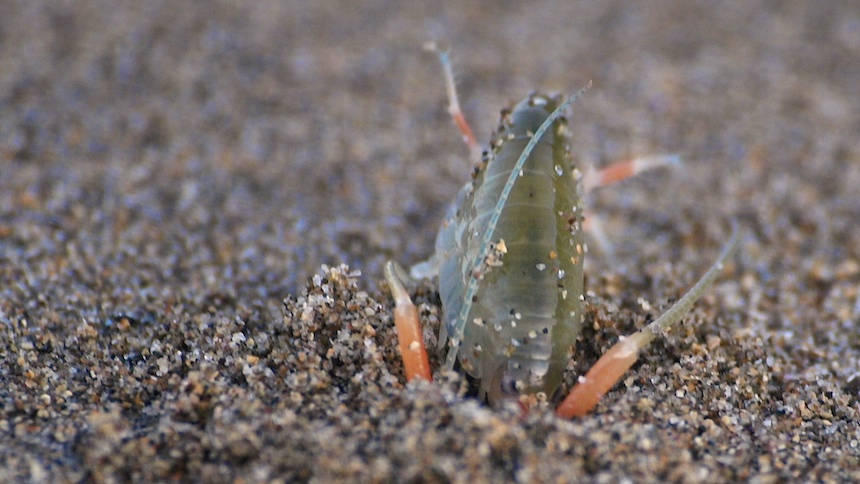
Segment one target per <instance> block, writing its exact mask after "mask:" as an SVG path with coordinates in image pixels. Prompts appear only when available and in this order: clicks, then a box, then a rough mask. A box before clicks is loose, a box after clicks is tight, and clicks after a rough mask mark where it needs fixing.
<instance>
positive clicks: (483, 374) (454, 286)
mask: <svg viewBox="0 0 860 484" xmlns="http://www.w3.org/2000/svg"><path fill="white" fill-rule="evenodd" d="M559 102H560V99H558V98H548V97H546V96H541V95H530V96H529V97H527V98H526V99H524V100H523V101H521V102H520V103H518V104H517V105H516V106H515V107H514V109H513V110H512V111H511V113H510V114H508V115H504V113H503V117H502V122H501V123H500V126H499V129H497V131H496V132H495V134H494V137H493V142H492V143H491V146H490V150H489V155H488V156H487V157H486V158H485V163H486V165H485V166H484V167H483V168H482V169H479V170H478V172H477V174H476V176H475V179H474V181H473V182H472V183H471V184H469V185H467V186H466V187H464V189H463V191H461V193H460V195H459V196H458V198H457V202H456V203H455V205H454V206H453V207H452V209H451V210H450V211H449V214H448V217H447V220H446V222H445V224H443V227H442V229H441V230H440V233H439V236H438V238H437V241H436V250H437V257H438V258H439V259H440V272H439V292H440V294H441V297H442V303H443V307H444V308H445V328H446V331H447V333H450V332H451V330H452V328H453V327H454V325H455V323H456V320H457V317H458V315H459V314H460V312H461V309H462V308H463V304H464V301H463V298H464V295H465V294H464V293H465V286H466V283H467V281H468V278H469V276H470V273H471V272H472V270H473V267H472V261H474V260H475V258H476V257H477V256H478V250H479V244H480V239H481V237H482V236H483V234H484V231H485V229H486V227H487V220H488V218H489V216H490V212H491V211H492V209H493V207H494V206H495V205H496V203H497V201H498V199H499V196H500V194H501V191H502V188H503V186H504V184H505V182H506V181H507V179H508V177H509V175H510V173H511V169H512V168H513V166H514V164H515V163H516V161H517V159H518V158H519V156H520V154H521V153H522V151H523V148H524V147H525V145H526V143H528V141H529V139H530V137H531V135H532V133H534V132H535V131H536V130H537V129H538V127H539V126H540V124H541V123H542V122H543V121H544V120H545V119H546V118H547V116H548V115H549V114H550V113H551V112H552V111H553V110H554V109H555V108H556V106H558V104H559ZM573 170H574V167H573V162H572V160H571V157H570V155H569V148H568V146H567V137H566V128H565V121H564V119H559V120H557V121H555V122H554V123H553V126H552V129H550V130H548V131H547V132H546V133H545V134H544V136H543V137H542V138H541V140H540V142H539V143H538V144H537V146H536V147H535V149H534V151H533V152H532V153H531V155H530V156H529V158H528V159H527V161H526V164H525V165H524V167H523V170H522V175H521V176H520V177H519V178H517V181H516V183H515V185H514V187H513V190H512V191H511V194H510V197H509V198H508V200H507V203H506V205H505V206H504V209H503V210H502V213H501V216H500V218H499V222H498V225H497V227H496V230H495V232H494V234H493V241H494V242H497V243H498V242H499V241H503V242H504V244H503V246H504V248H506V251H504V250H499V251H496V252H497V253H496V255H501V259H500V262H501V265H494V264H493V263H492V262H491V264H490V266H489V267H487V268H486V269H484V270H483V273H482V274H481V276H482V279H481V280H480V283H479V285H478V290H477V293H476V298H474V299H473V301H474V302H473V304H472V307H471V309H470V311H469V314H468V317H467V318H466V323H465V332H464V335H463V341H462V346H461V348H460V352H459V360H460V363H461V365H462V366H463V368H464V369H465V370H466V371H467V372H468V373H469V374H470V375H472V376H473V377H475V378H478V379H480V380H481V390H482V393H483V394H486V395H487V396H488V397H489V399H490V400H491V401H493V400H496V399H497V398H498V397H499V396H500V395H501V394H502V393H510V394H518V393H524V392H525V393H534V392H545V393H546V394H547V395H549V396H551V395H552V394H553V393H554V391H555V390H556V389H557V388H558V386H559V385H560V383H561V378H562V372H563V369H564V366H565V364H566V362H567V359H568V356H569V348H570V347H571V346H572V345H573V344H574V341H575V339H576V335H577V334H578V332H579V329H580V327H581V318H582V304H581V297H582V294H583V276H582V255H583V252H584V245H583V240H582V234H581V230H580V228H581V221H582V207H581V203H580V198H581V197H580V193H579V192H578V190H579V188H578V185H579V184H578V182H577V180H576V177H575V176H574V175H573ZM491 257H492V255H491Z"/></svg>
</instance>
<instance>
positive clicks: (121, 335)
mask: <svg viewBox="0 0 860 484" xmlns="http://www.w3.org/2000/svg"><path fill="white" fill-rule="evenodd" d="M427 40H442V41H444V42H445V44H446V45H448V46H449V47H451V50H452V56H453V59H454V62H455V69H456V72H457V77H458V83H459V87H460V95H461V100H462V102H463V107H464V110H465V113H466V116H467V118H468V119H469V120H470V121H471V122H472V123H473V127H474V128H475V131H476V134H477V135H478V137H479V138H480V139H481V140H482V141H486V139H487V137H488V134H489V132H490V131H491V129H492V128H493V126H494V125H495V122H496V117H497V115H498V111H499V109H500V108H502V107H504V106H505V105H507V104H509V103H510V102H512V101H515V100H517V99H519V98H521V97H522V96H523V95H524V94H525V93H526V92H527V91H528V90H530V89H541V90H545V91H562V92H567V93H570V92H573V91H574V90H576V89H578V88H579V87H581V86H583V85H584V84H586V83H587V82H588V81H589V80H591V81H593V83H594V87H593V88H592V89H591V90H590V91H589V92H588V93H587V94H586V95H585V96H584V97H583V98H582V99H580V100H578V101H577V102H576V104H575V105H574V107H573V111H572V113H573V114H572V117H571V124H570V126H571V130H572V133H573V142H572V144H573V148H574V152H575V156H576V157H577V159H578V160H579V161H581V162H583V163H596V164H597V165H599V166H603V165H605V164H606V163H608V162H610V161H611V160H616V159H623V158H625V157H630V156H634V155H642V154H659V153H678V154H679V155H681V156H682V157H683V159H684V164H683V166H681V167H680V168H677V169H674V170H670V171H657V172H652V173H648V174H646V175H643V176H641V177H639V178H637V179H635V180H629V181H625V182H623V183H621V184H618V185H615V186H612V187H606V188H603V189H601V190H600V191H598V192H597V193H595V194H594V196H592V197H590V199H589V206H590V208H591V209H592V210H593V211H594V213H595V214H597V215H598V216H599V217H600V219H601V221H602V222H603V227H604V230H605V232H606V233H607V235H608V236H609V238H610V239H611V240H612V249H613V251H612V253H611V254H610V253H609V252H608V251H607V250H597V249H594V248H593V250H592V251H591V253H590V254H589V260H588V265H587V267H586V270H587V276H586V277H587V285H588V290H589V292H588V294H587V296H586V300H587V303H588V306H587V307H588V310H587V324H586V328H585V329H584V330H583V332H582V334H581V337H580V339H579V341H578V343H577V351H576V359H575V360H574V361H571V363H570V365H569V367H568V372H567V374H566V380H567V384H566V385H567V386H569V385H570V384H571V383H572V382H573V381H575V379H576V378H577V376H578V375H580V374H582V372H583V371H584V370H585V369H586V368H587V367H588V366H589V365H590V364H591V363H593V362H594V361H595V360H596V359H597V358H598V356H599V355H600V354H601V353H602V352H603V351H605V349H606V348H608V347H609V346H611V345H612V344H613V343H614V342H615V341H617V340H618V337H619V336H621V335H624V334H629V333H631V332H633V331H635V330H636V329H638V328H641V327H642V326H644V325H645V324H647V322H648V321H650V320H652V319H654V318H656V317H657V316H658V315H659V314H660V313H661V312H662V311H663V310H665V309H666V308H667V307H669V306H670V305H671V303H672V302H673V301H674V300H676V299H677V298H678V297H680V295H681V294H683V293H684V291H686V290H687V289H688V288H689V287H690V286H691V285H692V284H693V283H694V282H695V280H696V278H697V277H698V276H699V274H701V273H702V272H703V271H704V270H705V269H706V268H707V267H708V265H709V264H710V261H711V260H713V258H714V257H716V255H717V253H718V251H719V248H720V246H721V245H722V244H723V243H724V242H725V241H726V240H727V239H728V236H729V223H728V221H729V220H731V219H736V220H738V221H739V223H740V224H741V226H742V229H743V236H742V240H741V246H740V250H739V251H738V254H737V255H736V256H735V257H734V258H733V259H732V261H731V263H730V264H728V265H727V267H726V271H725V273H724V274H723V275H722V276H721V277H720V278H719V279H718V281H717V283H716V285H715V286H714V287H713V288H712V289H711V290H710V291H709V292H708V293H707V295H706V296H705V297H704V298H703V299H702V300H701V301H700V302H699V303H698V304H697V305H696V307H695V309H694V310H693V312H692V313H691V314H690V315H689V316H688V317H687V318H685V321H684V323H683V324H682V325H680V326H679V327H677V328H675V329H674V330H673V331H671V332H670V333H669V334H668V335H667V337H666V338H663V339H659V340H658V341H657V342H655V344H653V345H652V347H651V348H650V349H649V350H647V351H646V352H645V354H644V355H643V356H642V358H641V359H640V362H639V363H637V364H636V365H635V366H634V367H633V369H632V370H631V371H630V372H629V373H628V374H627V375H626V376H625V377H624V378H623V379H622V382H621V383H619V384H618V385H616V386H615V387H614V388H613V389H612V390H611V391H610V392H609V393H608V394H607V395H606V396H605V398H604V399H603V400H602V401H601V403H600V404H599V405H598V407H597V408H596V409H595V411H594V413H592V414H591V415H589V416H587V417H584V418H581V419H577V420H573V421H563V420H560V419H558V418H556V417H555V416H554V415H553V413H552V409H551V408H550V407H549V406H547V407H542V408H537V409H535V410H533V411H532V412H530V413H529V414H528V415H525V416H523V415H522V414H521V412H520V410H519V408H518V407H517V406H516V405H515V404H510V405H508V406H505V407H503V408H498V409H491V408H489V407H487V406H485V405H484V404H482V403H481V402H480V401H478V400H477V399H475V398H474V397H472V396H470V394H469V388H468V387H469V385H468V382H467V381H466V380H465V379H464V378H463V377H461V376H456V375H438V377H439V378H438V380H439V381H437V382H435V383H434V384H421V383H418V384H409V385H406V384H405V383H404V379H403V374H402V371H401V368H400V365H399V361H398V356H397V351H396V349H395V348H396V347H395V343H394V341H395V337H394V332H393V328H392V322H391V317H390V312H391V307H392V301H391V299H390V297H389V296H388V294H387V292H385V291H384V289H385V287H384V283H383V279H382V270H381V269H382V264H383V263H384V262H385V261H386V260H388V259H394V260H397V261H400V262H401V263H403V264H405V265H408V264H412V263H416V262H419V261H421V260H423V259H426V258H427V257H429V256H430V255H431V254H432V250H433V242H434V238H435V233H436V230H437V229H438V226H439V223H440V220H441V218H442V215H443V214H444V211H445V209H446V207H447V205H448V204H449V203H450V202H451V201H452V200H453V198H454V196H455V194H456V192H457V190H458V189H459V187H460V186H461V185H462V184H463V183H464V182H465V181H466V180H467V179H468V174H469V171H470V166H469V162H468V161H467V150H466V148H465V147H464V146H463V144H462V142H461V140H460V137H459V135H458V134H457V132H456V129H455V128H454V127H453V126H452V125H451V123H450V121H449V120H448V118H447V113H446V100H445V93H444V85H443V81H442V77H441V72H440V68H439V66H438V63H437V61H436V59H435V58H433V56H432V55H430V54H428V53H426V52H423V51H422V48H421V47H422V44H423V43H424V42H425V41H427ZM0 66H2V68H0V321H2V332H0V335H2V341H0V368H2V371H0V396H2V405H3V406H2V416H0V439H2V442H3V445H2V446H0V481H20V480H31V481H34V482H41V481H54V482H56V481H60V482H62V481H71V482H79V481H99V482H102V481H104V482H112V481H126V480H136V481H163V480H168V479H170V480H173V479H176V480H187V481H213V482H224V481H232V482H248V481H282V482H288V481H317V482H329V481H395V480H396V481H404V480H409V481H434V482H435V481H441V482H447V481H454V482H469V481H471V482H485V481H490V480H493V481H499V480H517V481H526V482H531V481H560V482H565V481H571V480H576V481H604V482H615V481H617V480H619V479H620V478H629V479H632V480H635V481H665V480H670V481H709V482H733V481H738V480H754V481H757V482H771V481H796V480H798V479H803V480H822V481H857V480H860V471H858V468H860V424H858V420H860V418H858V411H860V331H858V327H860V291H858V286H860V228H858V221H859V220H860V196H858V191H857V187H858V186H860V109H858V108H860V105H858V99H860V83H859V82H858V79H860V6H858V5H857V4H856V2H849V1H844V2H827V3H815V4H813V3H811V2H803V1H799V0H798V1H787V2H777V3H773V2H764V1H761V2H743V3H725V4H718V3H713V2H705V1H701V2H686V1H678V2H658V1H648V2H636V3H635V4H631V3H630V2H623V1H617V2H582V4H578V3H572V2H531V3H530V4H529V6H528V7H525V6H523V7H519V6H516V5H514V4H505V5H504V6H501V5H499V4H497V3H496V2H453V1H452V2H447V3H446V4H444V5H435V4H434V6H432V7H431V6H429V4H428V5H426V6H425V5H420V6H410V7H404V6H402V5H401V3H399V2H386V1H378V2H363V4H362V6H360V7H359V6H357V4H355V3H353V2H340V3H334V2H314V3H313V4H312V5H307V4H305V3H304V2H274V1H272V2H269V1H261V2H254V3H253V6H237V5H236V4H234V3H232V2H205V3H204V2H201V3H190V2H185V3H183V4H182V6H181V7H176V6H174V4H170V3H166V2H146V4H145V5H143V4H139V3H134V2H123V3H119V4H117V3H115V2H105V1H100V0H86V1H80V2H74V3H69V4H65V3H64V4H58V3H56V2H47V1H37V2H24V3H15V4H14V5H7V6H5V7H4V13H3V15H0ZM592 246H593V247H594V244H592ZM323 264H325V265H326V266H325V267H322V266H323ZM342 264H345V265H342ZM347 266H348V267H347ZM410 290H411V291H412V292H413V295H414V296H415V300H416V302H417V303H418V304H419V305H420V312H421V319H422V321H423V322H424V323H425V324H426V328H425V339H426V340H427V341H428V345H429V347H430V348H431V350H435V347H436V341H435V339H436V331H437V330H438V326H439V321H440V319H441V315H442V308H441V307H440V306H439V301H438V295H437V293H436V292H435V291H436V286H435V282H434V281H423V282H421V283H417V284H413V285H411V286H410ZM433 355H434V356H433V359H434V361H433V363H434V365H437V366H435V367H438V356H437V352H435V351H433Z"/></svg>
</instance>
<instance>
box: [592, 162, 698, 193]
mask: <svg viewBox="0 0 860 484" xmlns="http://www.w3.org/2000/svg"><path fill="white" fill-rule="evenodd" d="M679 164H681V157H679V156H678V155H654V156H641V157H639V158H634V159H632V160H628V161H619V162H616V163H613V164H611V165H609V166H607V167H605V168H601V169H600V170H590V171H588V172H587V173H586V175H585V179H584V180H583V186H584V188H585V193H589V192H590V191H591V190H593V189H595V188H597V187H605V186H606V185H611V184H613V183H615V182H619V181H621V180H625V179H627V178H630V177H634V176H636V175H638V174H640V173H642V172H643V171H648V170H653V169H655V168H660V167H664V166H676V165H679Z"/></svg>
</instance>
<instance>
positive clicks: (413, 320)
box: [385, 261, 432, 381]
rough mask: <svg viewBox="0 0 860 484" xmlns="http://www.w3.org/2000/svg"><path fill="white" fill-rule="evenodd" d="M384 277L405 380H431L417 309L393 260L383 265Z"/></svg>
mask: <svg viewBox="0 0 860 484" xmlns="http://www.w3.org/2000/svg"><path fill="white" fill-rule="evenodd" d="M385 279H386V280H387V281H388V286H389V288H390V289H391V295H392V296H393V297H394V304H395V306H394V326H395V328H396V329H397V343H398V346H399V347H400V355H401V356H402V357H403V370H404V372H405V373H406V381H411V380H412V379H413V378H420V379H423V380H426V381H432V378H431V376H430V362H429V361H428V360H427V350H426V349H425V347H424V338H423V336H422V334H421V324H420V323H419V322H418V309H417V308H416V307H415V304H413V303H412V299H410V297H409V293H407V292H406V288H404V287H403V282H402V281H401V280H400V277H399V276H398V275H397V270H396V268H395V265H394V262H390V261H389V262H388V264H386V265H385Z"/></svg>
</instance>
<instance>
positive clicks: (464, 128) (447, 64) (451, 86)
mask: <svg viewBox="0 0 860 484" xmlns="http://www.w3.org/2000/svg"><path fill="white" fill-rule="evenodd" d="M424 49H425V50H428V51H431V52H435V53H436V55H437V56H439V62H441V63H442V69H444V71H445V91H446V92H447V93H448V114H450V115H451V120H452V121H454V124H455V125H457V129H459V130H460V134H462V135H463V141H464V142H465V143H466V146H468V147H469V152H470V153H471V154H472V159H473V160H474V161H476V162H477V161H480V159H481V149H480V147H479V146H478V141H477V140H476V139H475V135H474V134H472V128H470V127H469V123H468V122H467V121H466V117H465V116H463V110H462V109H460V101H459V100H458V99H457V84H456V82H455V81H454V70H453V68H452V67H451V60H450V59H448V53H447V52H445V51H443V50H441V49H439V47H438V46H437V45H436V43H435V42H427V43H426V44H424Z"/></svg>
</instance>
